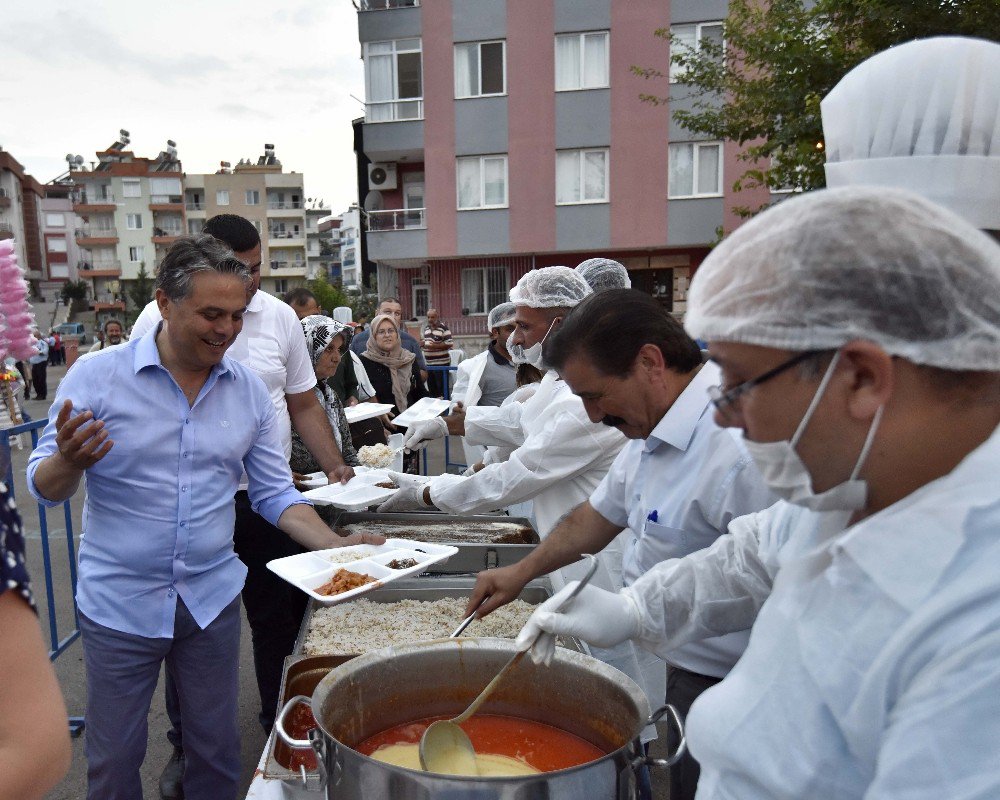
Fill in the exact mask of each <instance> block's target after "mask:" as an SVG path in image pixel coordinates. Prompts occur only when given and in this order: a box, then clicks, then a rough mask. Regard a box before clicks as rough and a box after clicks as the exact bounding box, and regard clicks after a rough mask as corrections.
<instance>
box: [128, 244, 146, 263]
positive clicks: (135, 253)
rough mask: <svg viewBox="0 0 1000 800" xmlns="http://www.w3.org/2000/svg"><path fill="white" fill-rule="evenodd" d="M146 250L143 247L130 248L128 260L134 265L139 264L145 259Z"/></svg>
mask: <svg viewBox="0 0 1000 800" xmlns="http://www.w3.org/2000/svg"><path fill="white" fill-rule="evenodd" d="M144 253H145V248H144V247H143V246H142V245H139V246H138V247H130V248H129V249H128V260H129V261H131V262H132V263H133V264H138V263H139V262H140V261H142V260H143V258H144V257H145V255H144Z"/></svg>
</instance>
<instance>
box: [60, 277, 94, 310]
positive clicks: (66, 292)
mask: <svg viewBox="0 0 1000 800" xmlns="http://www.w3.org/2000/svg"><path fill="white" fill-rule="evenodd" d="M89 290H90V286H89V285H88V284H87V282H86V281H85V280H78V281H66V282H65V283H64V284H63V285H62V289H61V290H60V292H59V294H60V296H61V297H62V299H63V302H64V303H65V304H66V305H69V304H70V302H71V301H73V300H86V299H87V293H88V292H89Z"/></svg>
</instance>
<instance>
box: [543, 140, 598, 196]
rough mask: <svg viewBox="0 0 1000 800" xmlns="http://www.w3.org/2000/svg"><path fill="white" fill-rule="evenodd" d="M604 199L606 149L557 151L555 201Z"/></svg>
mask: <svg viewBox="0 0 1000 800" xmlns="http://www.w3.org/2000/svg"><path fill="white" fill-rule="evenodd" d="M607 200H608V151H607V149H606V148H602V149H599V150H560V151H559V152H557V153H556V203H559V204H566V203H606V202H607Z"/></svg>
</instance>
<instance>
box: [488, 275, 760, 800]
mask: <svg viewBox="0 0 1000 800" xmlns="http://www.w3.org/2000/svg"><path fill="white" fill-rule="evenodd" d="M545 359H546V361H548V362H549V363H551V364H552V365H553V367H554V368H555V369H556V370H558V372H559V375H560V376H561V377H562V378H563V380H565V381H566V383H567V384H568V385H569V386H570V388H572V390H573V392H574V394H576V395H578V396H579V397H580V398H581V399H582V400H583V404H584V407H585V408H586V409H587V413H588V415H589V417H590V419H591V420H592V421H594V422H599V421H600V422H604V423H605V424H606V425H610V426H613V427H616V428H618V430H620V431H621V432H622V433H624V434H625V435H626V436H627V437H629V439H630V440H631V441H630V442H629V443H628V444H626V445H625V447H624V448H623V449H622V451H621V452H620V453H619V454H618V457H617V458H616V459H615V461H614V463H613V464H612V466H611V469H610V470H609V471H608V474H607V475H606V476H605V477H604V480H603V481H602V482H601V484H600V485H599V486H598V487H597V489H596V490H595V491H594V493H593V494H592V495H591V497H590V499H589V501H587V502H584V503H583V504H581V505H580V506H578V507H577V508H576V509H575V510H574V511H573V512H572V513H571V514H569V515H568V516H567V517H566V519H564V520H563V521H562V522H561V523H560V524H559V526H557V527H556V528H555V530H553V531H552V533H550V534H549V536H548V538H546V539H545V541H544V542H543V543H542V544H541V545H540V546H539V547H538V548H537V549H536V550H535V551H534V552H533V553H531V554H530V555H529V556H528V557H526V558H525V559H523V560H522V561H520V562H518V563H517V564H515V565H512V566H510V567H507V568H504V569H499V570H489V571H488V572H483V573H480V576H479V579H478V581H477V584H476V590H475V591H474V592H473V596H472V600H471V601H470V611H469V613H471V609H472V608H474V607H475V604H476V603H477V602H478V600H479V599H480V598H482V597H484V596H485V595H487V594H489V595H491V596H490V598H489V600H487V601H486V603H485V604H484V605H483V611H482V613H489V612H490V611H492V610H493V609H494V608H496V607H497V606H498V605H501V604H502V603H505V602H508V601H509V600H511V599H513V598H514V597H516V596H517V594H518V592H519V591H520V588H521V587H523V585H524V584H525V583H527V581H529V580H531V579H532V578H535V577H538V576H539V575H543V574H546V573H548V572H551V571H552V570H554V569H557V568H559V567H562V566H564V565H566V564H569V563H572V562H573V561H575V560H577V559H579V557H580V554H581V553H596V552H598V551H600V550H603V549H604V548H606V547H608V545H610V544H611V543H612V541H614V540H615V539H616V537H618V536H619V534H621V533H622V532H623V531H626V530H629V531H631V532H632V533H633V534H634V536H635V538H634V540H633V542H632V544H631V546H630V547H628V548H626V550H625V554H624V558H623V565H622V568H623V575H622V577H623V579H624V583H625V585H629V584H631V583H633V582H634V581H636V580H637V579H638V578H639V577H640V576H641V575H643V574H644V573H645V572H646V571H647V570H649V569H651V568H652V567H654V566H655V565H656V564H658V563H659V562H660V561H663V560H665V559H668V558H678V557H682V556H685V555H687V554H688V553H693V552H695V551H697V550H700V549H702V548H704V547H708V546H709V545H711V544H712V543H713V542H714V541H715V540H716V539H717V538H718V537H719V536H721V535H722V534H724V533H725V532H726V527H727V526H728V525H729V521H730V520H731V519H733V518H734V517H738V516H741V515H743V514H747V513H750V512H753V511H760V510H761V509H764V508H767V507H768V506H769V505H771V504H772V503H773V502H775V500H776V499H777V498H776V496H775V495H774V494H772V493H771V492H770V491H769V490H768V489H767V487H766V486H765V485H764V482H763V480H762V479H761V476H760V474H759V473H758V471H757V470H756V469H755V468H754V466H753V463H752V460H751V459H750V456H749V455H748V454H747V453H746V451H745V450H744V448H743V447H742V445H741V444H740V442H739V440H738V438H737V437H736V436H735V435H733V433H732V432H731V431H728V430H726V429H724V428H720V427H719V426H718V425H716V424H715V422H714V421H713V419H712V404H711V401H710V399H709V396H708V389H709V387H710V386H714V385H716V384H717V383H718V382H719V370H718V367H716V366H715V365H714V364H711V363H707V364H702V358H701V351H700V350H699V349H698V347H697V345H696V344H695V343H694V342H693V341H692V340H691V339H690V338H689V337H688V336H687V334H685V333H684V330H683V328H681V326H680V324H679V323H678V322H676V321H675V320H674V319H673V317H672V316H671V315H670V314H669V313H667V312H666V311H665V310H664V309H663V308H662V306H660V305H659V303H657V301H656V300H654V299H653V298H651V297H649V296H648V295H645V294H643V293H642V292H639V291H636V290H632V289H610V290H606V291H603V292H598V293H596V294H594V295H593V296H591V297H589V298H587V299H586V300H584V301H583V302H582V303H580V305H579V306H577V308H575V309H574V310H573V313H572V314H570V315H569V316H568V317H567V319H566V320H565V321H564V322H563V324H562V325H561V326H560V327H558V328H556V329H555V331H554V332H553V334H552V336H551V341H550V343H546V348H545ZM748 638H749V632H748V631H740V632H737V633H731V634H728V635H726V636H720V637H713V638H706V639H704V640H703V641H696V642H691V643H689V644H686V645H685V646H684V647H680V648H677V649H676V650H673V651H671V652H670V654H669V656H668V658H667V662H666V665H665V664H664V661H663V660H661V659H660V658H659V657H657V656H655V655H653V654H651V653H649V652H647V651H643V650H639V649H638V648H631V650H632V653H631V657H632V659H633V666H631V667H630V666H629V663H628V661H623V662H621V663H618V662H616V663H615V666H618V667H619V669H622V670H623V671H624V672H626V673H627V674H629V675H630V676H631V677H633V678H634V679H635V680H636V682H637V683H639V684H640V685H641V686H642V688H643V690H644V691H645V692H646V694H647V696H648V698H649V700H650V703H651V705H653V706H657V705H661V704H662V702H663V697H664V689H665V688H666V689H667V694H668V696H669V699H670V702H671V703H673V704H674V705H675V706H677V707H678V709H679V710H680V711H682V713H684V712H686V710H687V708H689V707H690V705H691V703H692V702H694V699H695V698H696V697H697V696H698V695H699V694H700V693H701V692H702V691H704V690H705V689H706V688H708V687H709V686H712V685H714V684H716V683H718V682H719V681H720V680H722V678H724V677H725V676H726V675H727V674H728V672H729V670H730V669H732V667H733V665H734V664H735V663H736V661H737V660H738V659H739V657H740V655H741V654H742V653H743V650H744V648H745V647H746V644H747V640H748ZM667 667H669V670H668V669H667ZM667 687H669V688H667ZM697 779H698V774H697V764H696V763H695V762H694V761H693V759H690V758H688V759H682V760H681V762H679V763H678V764H677V765H675V766H674V767H673V768H672V769H671V798H673V800H678V799H679V798H680V799H682V800H683V798H691V797H693V796H694V791H695V787H696V785H697Z"/></svg>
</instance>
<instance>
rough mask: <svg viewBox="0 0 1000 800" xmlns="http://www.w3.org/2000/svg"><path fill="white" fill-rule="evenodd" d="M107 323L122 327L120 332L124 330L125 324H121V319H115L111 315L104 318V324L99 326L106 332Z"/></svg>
mask: <svg viewBox="0 0 1000 800" xmlns="http://www.w3.org/2000/svg"><path fill="white" fill-rule="evenodd" d="M108 325H117V326H118V327H119V328H121V329H122V333H124V332H125V326H124V325H123V324H122V321H121V320H120V319H115V318H114V317H111V318H110V319H106V320H104V324H103V325H102V326H101V330H102V331H104V332H105V333H107V332H108Z"/></svg>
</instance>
